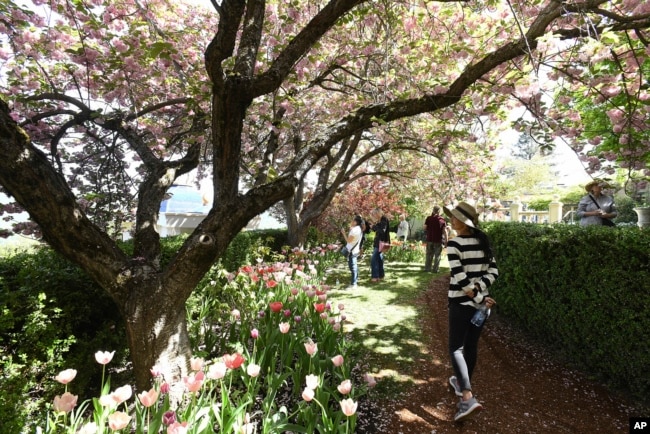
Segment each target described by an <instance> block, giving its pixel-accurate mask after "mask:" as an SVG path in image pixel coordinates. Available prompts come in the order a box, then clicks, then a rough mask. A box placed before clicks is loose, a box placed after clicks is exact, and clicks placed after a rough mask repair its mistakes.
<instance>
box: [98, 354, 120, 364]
mask: <svg viewBox="0 0 650 434" xmlns="http://www.w3.org/2000/svg"><path fill="white" fill-rule="evenodd" d="M114 355H115V351H113V352H110V353H109V352H108V351H97V352H96V353H95V360H97V363H99V364H100V365H107V364H108V363H110V362H111V360H113V356H114Z"/></svg>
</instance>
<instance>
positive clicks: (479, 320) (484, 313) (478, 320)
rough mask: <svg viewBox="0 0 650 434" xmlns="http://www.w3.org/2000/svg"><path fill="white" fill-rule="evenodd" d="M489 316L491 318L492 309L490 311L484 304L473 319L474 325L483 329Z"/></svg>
mask: <svg viewBox="0 0 650 434" xmlns="http://www.w3.org/2000/svg"><path fill="white" fill-rule="evenodd" d="M489 316H490V309H488V308H487V307H486V306H485V305H484V304H482V305H481V307H479V308H478V309H476V312H475V313H474V316H473V317H472V324H474V325H475V326H476V327H481V326H482V325H483V323H484V322H485V320H486V319H487V318H488V317H489Z"/></svg>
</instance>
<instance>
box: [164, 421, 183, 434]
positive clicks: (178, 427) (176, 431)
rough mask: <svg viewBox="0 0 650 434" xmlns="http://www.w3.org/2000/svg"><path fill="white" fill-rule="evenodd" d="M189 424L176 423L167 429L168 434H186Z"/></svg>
mask: <svg viewBox="0 0 650 434" xmlns="http://www.w3.org/2000/svg"><path fill="white" fill-rule="evenodd" d="M186 433H187V422H183V423H180V422H174V423H172V424H171V425H169V426H168V427H167V434H186Z"/></svg>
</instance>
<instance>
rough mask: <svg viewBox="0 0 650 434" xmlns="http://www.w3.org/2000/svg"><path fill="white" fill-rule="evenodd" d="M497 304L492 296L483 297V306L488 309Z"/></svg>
mask: <svg viewBox="0 0 650 434" xmlns="http://www.w3.org/2000/svg"><path fill="white" fill-rule="evenodd" d="M495 304H497V302H496V301H495V300H494V299H493V298H492V297H485V306H487V308H488V309H490V308H491V307H492V306H494V305H495Z"/></svg>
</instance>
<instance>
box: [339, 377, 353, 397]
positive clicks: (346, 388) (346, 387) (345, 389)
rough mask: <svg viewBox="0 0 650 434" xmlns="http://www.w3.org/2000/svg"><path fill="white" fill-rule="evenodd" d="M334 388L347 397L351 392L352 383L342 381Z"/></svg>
mask: <svg viewBox="0 0 650 434" xmlns="http://www.w3.org/2000/svg"><path fill="white" fill-rule="evenodd" d="M336 388H337V389H338V391H339V392H340V393H341V395H347V394H348V393H350V392H351V391H352V382H351V381H350V380H343V381H342V382H341V384H339V385H338V386H337V387H336Z"/></svg>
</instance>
